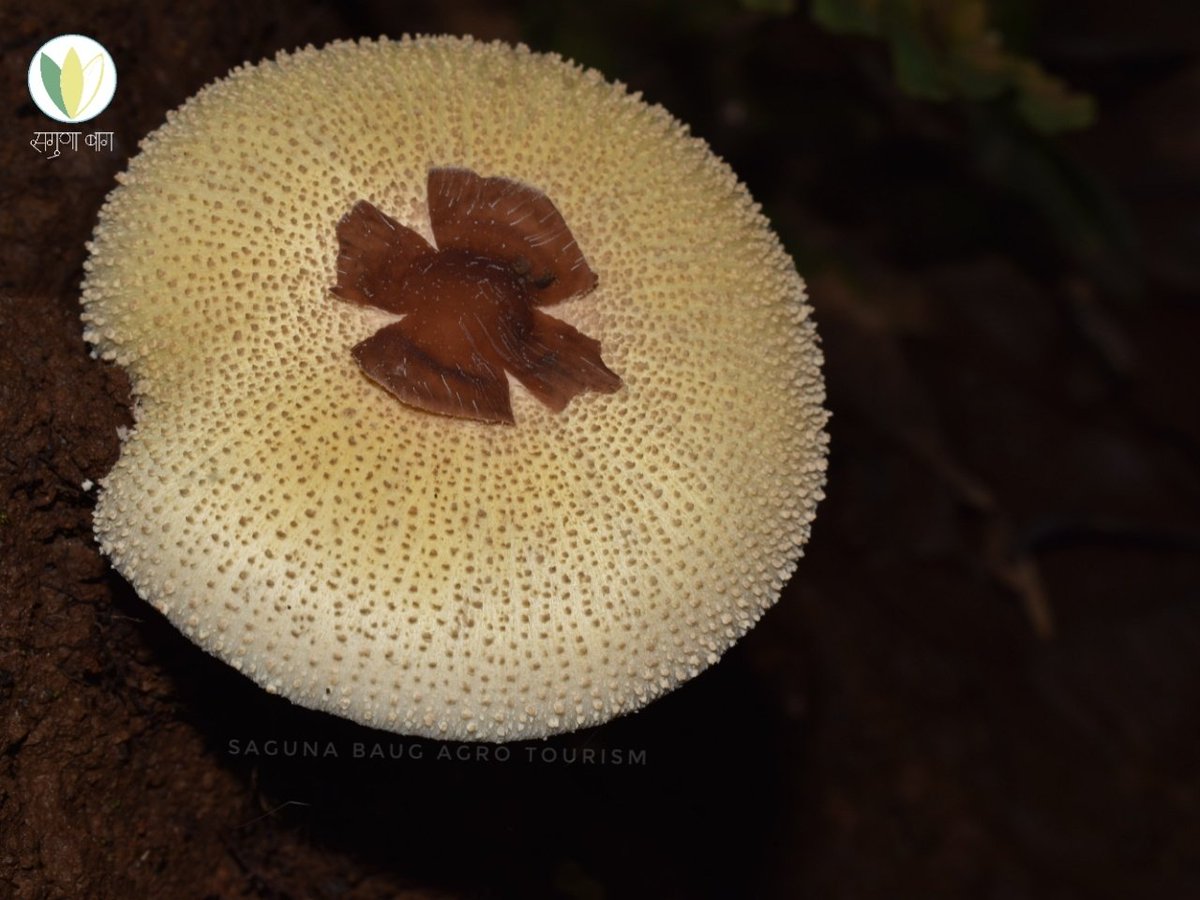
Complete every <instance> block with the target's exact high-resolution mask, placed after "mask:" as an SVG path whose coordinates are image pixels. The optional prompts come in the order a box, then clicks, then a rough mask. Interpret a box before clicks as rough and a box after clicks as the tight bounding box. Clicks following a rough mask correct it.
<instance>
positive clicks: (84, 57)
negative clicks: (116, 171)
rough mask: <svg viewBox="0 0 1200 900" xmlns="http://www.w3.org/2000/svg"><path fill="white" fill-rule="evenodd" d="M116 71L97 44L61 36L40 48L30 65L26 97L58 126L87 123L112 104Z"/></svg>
mask: <svg viewBox="0 0 1200 900" xmlns="http://www.w3.org/2000/svg"><path fill="white" fill-rule="evenodd" d="M116 89H117V67H116V66H115V65H114V64H113V59H112V57H111V56H110V55H109V53H108V51H107V50H105V49H104V48H103V47H102V46H100V44H98V43H96V42H95V41H93V40H92V39H91V38H90V37H86V36H84V35H82V34H60V35H59V36H58V37H56V38H51V39H50V40H48V41H46V43H44V44H42V46H41V49H39V50H38V52H37V53H35V54H33V59H32V60H31V61H30V63H29V96H30V97H32V98H33V102H34V103H36V104H37V107H38V109H40V110H41V111H42V112H44V113H45V114H46V115H48V116H49V117H50V118H52V119H57V120H58V121H59V122H70V123H75V122H86V121H87V120H88V119H93V118H95V117H96V116H98V115H100V113H102V112H104V110H105V108H106V107H107V106H108V104H109V103H110V102H112V98H113V93H114V92H115V91H116Z"/></svg>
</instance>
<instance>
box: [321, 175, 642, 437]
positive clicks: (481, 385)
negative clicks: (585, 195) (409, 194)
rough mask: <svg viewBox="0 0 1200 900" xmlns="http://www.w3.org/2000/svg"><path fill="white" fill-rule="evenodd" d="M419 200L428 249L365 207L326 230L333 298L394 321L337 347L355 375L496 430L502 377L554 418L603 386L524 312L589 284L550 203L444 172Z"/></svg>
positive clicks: (574, 349)
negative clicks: (332, 237)
mask: <svg viewBox="0 0 1200 900" xmlns="http://www.w3.org/2000/svg"><path fill="white" fill-rule="evenodd" d="M428 191H429V218H430V222H431V224H432V227H433V237H434V240H435V241H436V242H437V248H436V249H435V248H433V247H431V246H430V245H429V243H428V242H427V241H426V240H425V239H424V238H423V237H421V235H419V234H417V233H416V232H415V231H413V230H412V229H410V228H406V227H405V226H403V225H401V224H400V223H399V222H397V221H396V220H394V219H392V218H389V217H388V216H386V215H384V214H383V213H382V212H380V211H379V210H378V209H376V208H375V207H374V206H372V205H371V204H370V203H368V202H366V201H365V200H360V201H359V202H358V203H356V204H355V205H354V208H353V209H351V210H350V212H348V213H347V214H346V215H345V216H343V217H342V220H341V221H340V222H338V226H337V236H338V248H339V252H338V261H337V272H338V277H337V284H336V285H335V286H334V287H333V289H332V290H333V293H334V294H335V295H336V296H338V297H339V298H341V299H342V300H345V301H347V302H350V303H357V304H360V305H363V306H374V307H378V308H379V309H384V310H387V311H388V312H393V313H397V314H401V315H403V316H404V318H403V319H401V320H400V321H399V322H395V323H394V324H392V325H388V326H387V327H385V328H382V329H380V330H379V331H378V332H376V333H375V334H374V335H372V336H371V337H369V338H367V339H366V340H365V341H363V342H362V343H360V344H358V345H356V346H355V347H354V349H353V350H352V351H351V352H352V353H353V355H354V358H355V360H356V361H357V362H358V365H359V367H360V368H361V369H362V370H363V372H364V373H366V375H367V376H368V377H369V378H371V379H373V380H374V381H377V382H379V384H381V385H382V386H383V387H385V388H386V389H387V390H389V391H391V392H392V393H393V394H395V395H396V396H397V397H398V398H399V399H400V400H402V401H404V402H405V403H407V404H409V405H411V406H415V407H418V408H420V409H424V410H428V411H430V412H435V413H442V414H444V415H449V416H458V417H461V418H467V419H478V420H480V421H484V422H507V423H509V424H512V422H513V414H512V405H511V403H510V402H509V395H508V380H507V379H506V378H505V375H504V372H505V370H507V371H509V372H511V373H512V374H513V375H514V376H515V377H516V378H517V379H518V380H519V381H520V382H521V383H522V384H523V385H525V387H526V388H528V389H529V390H530V391H531V392H532V393H533V395H534V396H535V397H537V398H538V399H539V400H541V401H542V402H543V403H545V404H546V405H547V406H549V407H550V408H551V409H553V410H555V411H556V412H557V411H561V410H562V409H564V408H565V407H566V405H567V403H569V402H570V400H571V398H572V397H574V396H575V395H576V394H579V393H581V392H583V391H585V390H592V391H600V392H602V393H612V392H613V391H615V390H617V389H618V388H619V387H620V386H621V379H620V378H619V377H618V376H617V375H615V374H614V373H613V372H612V371H610V370H609V368H608V367H607V366H605V365H604V362H603V360H601V358H600V342H599V341H596V340H593V339H592V338H590V337H587V336H586V335H584V334H581V333H580V332H578V331H576V330H575V329H574V328H572V327H571V326H570V325H568V324H567V323H566V322H562V321H559V320H558V319H555V318H553V317H551V316H548V315H546V314H545V313H543V312H540V311H539V310H538V307H542V306H551V305H553V304H555V303H559V302H561V301H563V300H566V299H567V298H568V297H575V296H579V295H581V294H586V293H588V292H589V291H591V290H592V289H593V288H595V287H596V283H597V278H596V274H595V273H594V272H593V271H592V270H591V269H590V268H589V267H588V264H587V261H586V260H584V258H583V253H582V252H581V251H580V249H579V246H578V245H577V244H576V243H575V239H574V238H573V237H572V236H571V231H570V229H568V228H567V223H566V222H564V221H563V217H562V215H561V214H560V213H559V212H558V210H557V209H556V208H555V207H554V204H553V203H552V202H551V201H550V198H549V197H547V196H546V195H545V194H543V193H542V192H541V191H539V190H537V189H536V188H532V187H530V186H529V185H525V184H521V183H519V182H516V181H511V180H509V179H507V178H481V177H480V176H479V175H476V174H475V173H474V172H472V171H470V170H469V169H456V168H442V169H432V170H430V172H429V182H428Z"/></svg>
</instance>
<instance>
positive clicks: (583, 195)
mask: <svg viewBox="0 0 1200 900" xmlns="http://www.w3.org/2000/svg"><path fill="white" fill-rule="evenodd" d="M437 166H465V167H467V168H470V169H473V170H475V171H476V172H478V173H480V174H481V175H484V176H505V177H508V178H512V179H516V180H518V181H522V182H525V183H527V184H530V185H533V186H535V187H537V188H539V189H540V190H542V191H544V192H545V193H546V194H547V195H549V197H550V198H551V199H552V200H553V202H554V203H555V204H556V206H557V207H558V209H559V210H560V211H561V212H562V214H563V216H564V218H565V220H566V222H567V223H568V225H569V227H570V228H571V230H572V233H573V234H574V236H575V238H576V239H577V240H578V242H579V245H580V247H582V248H583V251H584V253H585V255H586V256H587V259H588V261H589V262H590V264H591V266H592V268H593V269H594V270H595V271H596V272H597V273H598V275H599V277H600V284H599V287H598V289H597V290H596V291H595V292H594V293H592V294H590V295H588V296H586V297H583V298H579V299H577V300H571V301H568V302H566V303H564V304H562V305H559V306H556V307H554V308H553V310H552V312H553V314H554V315H555V316H556V317H558V318H561V319H563V320H565V321H567V322H570V323H571V324H572V325H574V326H575V327H577V328H579V329H580V330H581V331H582V332H583V333H585V334H587V335H589V336H591V337H594V338H596V339H597V340H599V341H600V343H601V345H602V348H603V354H604V360H605V362H606V363H607V364H608V365H609V366H610V367H611V368H612V369H613V370H614V371H616V372H617V373H618V374H619V375H620V376H621V378H622V379H623V381H624V387H623V388H621V390H620V391H618V392H617V393H615V394H610V395H602V394H596V393H589V394H583V395H581V396H579V397H577V398H576V399H575V400H573V401H572V402H571V404H570V405H569V406H568V407H567V409H566V410H565V411H564V412H562V413H554V412H551V411H550V410H549V409H548V408H546V407H545V406H543V405H542V404H541V403H539V402H537V401H536V400H535V399H534V398H533V397H531V396H530V395H529V394H528V393H527V392H526V391H525V390H524V389H523V388H522V387H521V386H520V385H519V384H518V383H516V382H513V384H512V402H513V411H514V413H515V417H516V425H515V426H503V425H486V424H480V423H476V422H470V421H465V420H460V419H450V418H444V417H441V416H436V415H432V414H429V413H424V412H421V411H419V410H415V409H412V408H410V407H407V406H404V405H403V404H400V403H398V402H397V401H396V400H395V399H394V398H393V397H392V396H391V395H389V394H388V393H386V392H385V391H384V390H382V389H381V388H380V387H379V386H378V385H377V384H375V383H374V382H372V381H370V380H368V379H367V378H366V377H364V375H363V374H362V372H361V371H359V369H358V367H357V366H356V365H355V363H354V360H353V359H352V358H351V355H350V348H351V347H352V346H353V345H354V344H356V343H357V342H359V341H361V340H363V339H364V338H366V337H368V336H369V335H371V334H372V333H374V332H375V331H376V330H377V329H378V328H379V327H380V326H381V325H383V324H386V323H387V322H388V321H393V320H394V319H395V317H393V316H390V315H388V314H386V313H383V312H379V311H374V310H369V309H363V308H361V307H355V306H352V305H351V304H348V303H344V302H341V301H339V300H337V299H336V298H334V297H333V296H332V295H331V294H330V293H329V287H330V286H331V285H332V284H333V283H334V281H335V273H334V263H335V261H336V259H337V249H338V248H337V242H336V238H335V230H334V229H335V226H336V223H337V221H338V219H339V218H340V217H341V216H342V215H343V214H344V213H346V212H347V211H348V210H349V209H350V208H351V206H352V205H353V204H354V203H355V201H357V200H360V199H366V200H369V201H370V202H371V203H373V204H375V205H376V206H377V207H379V208H380V209H381V210H383V211H384V212H385V213H387V214H389V215H391V216H393V217H394V218H396V219H398V220H399V221H401V222H403V223H405V224H407V225H409V226H410V227H412V228H415V229H416V230H418V231H420V232H421V233H422V234H424V235H426V237H430V229H429V220H428V214H427V211H426V198H425V179H426V174H427V172H428V170H429V169H431V168H434V167H437ZM120 180H121V184H120V186H119V187H118V188H117V189H116V190H114V191H113V193H112V194H111V195H110V196H109V198H108V201H107V203H106V204H105V206H104V209H103V210H102V212H101V215H100V222H99V225H98V227H97V229H96V233H95V237H94V240H93V242H92V244H91V245H90V249H91V259H90V261H89V263H88V268H87V278H86V282H85V287H84V295H83V300H84V307H85V312H84V320H85V323H86V334H87V338H88V340H90V341H91V342H93V343H94V344H95V346H96V348H97V351H98V353H99V354H100V355H101V356H103V357H104V358H105V359H110V360H115V361H116V362H118V363H119V364H121V365H122V366H124V367H125V368H126V369H127V370H128V371H129V373H130V375H131V377H132V380H133V386H134V391H135V396H136V408H135V414H136V420H137V424H136V427H135V428H134V429H133V431H132V432H131V433H130V434H129V435H128V437H127V439H126V440H125V442H124V445H123V448H122V452H121V458H120V460H119V461H118V462H117V464H116V466H115V467H114V468H113V470H112V472H111V473H110V474H109V475H108V477H107V478H105V479H104V480H103V482H102V492H101V495H100V500H99V504H98V506H97V509H96V517H95V522H96V533H97V535H98V537H99V540H100V543H101V546H102V547H103V549H104V551H105V552H106V553H107V554H108V555H109V556H110V557H111V558H112V560H113V563H114V565H115V566H116V568H117V569H118V570H119V571H120V572H121V573H122V574H123V575H124V576H125V577H126V578H127V579H129V581H130V582H131V583H132V584H133V585H134V587H135V588H136V589H137V590H138V592H139V593H140V594H141V595H142V596H143V597H144V598H145V599H147V600H148V601H150V602H151V603H153V604H154V605H155V606H156V607H157V608H158V609H160V610H162V611H163V612H164V613H165V614H166V615H167V616H168V617H169V618H170V620H171V621H172V622H173V623H174V624H175V625H176V626H178V627H179V628H180V629H181V630H182V631H183V632H184V633H185V634H187V635H188V637H189V638H191V639H192V640H193V641H195V642H196V643H198V644H199V645H201V646H202V647H204V648H205V649H206V650H208V651H209V652H211V653H213V654H215V655H216V656H218V657H220V658H221V659H223V660H225V661H227V662H228V663H230V664H232V665H234V666H236V667H237V668H238V669H240V670H241V671H243V672H244V673H246V674H247V675H248V676H250V677H251V678H253V679H254V680H255V681H256V682H258V683H259V684H261V685H263V686H264V687H265V688H267V690H270V691H274V692H278V693H280V694H282V695H284V696H286V697H288V698H290V699H291V700H293V701H295V702H296V703H299V704H302V705H304V706H308V707H314V708H318V709H324V710H328V711H330V712H333V713H336V714H338V715H341V716H345V717H348V718H351V719H354V720H357V721H359V722H363V723H366V724H370V725H373V726H377V727H380V728H386V729H389V730H392V731H396V732H401V733H405V734H420V735H428V736H434V737H446V738H457V739H467V740H512V739H517V738H527V737H538V736H545V735H549V734H554V733H557V732H562V731H570V730H573V729H576V728H580V727H583V726H587V725H592V724H596V723H600V722H603V721H606V720H607V719H610V718H612V717H613V716H616V715H619V714H621V713H624V712H628V711H630V710H634V709H637V708H639V707H641V706H643V705H645V704H646V703H648V702H649V701H650V700H652V699H653V698H655V697H656V696H658V695H660V694H662V693H664V692H666V691H668V690H670V689H672V688H673V687H675V686H676V685H678V684H680V683H681V682H683V681H685V680H687V679H689V678H691V677H692V676H694V675H696V674H697V673H698V672H700V671H701V670H702V669H704V668H705V667H706V666H708V665H711V664H712V663H714V662H716V661H717V660H718V659H719V658H720V656H721V654H722V653H723V652H724V651H725V650H726V649H727V648H728V647H730V646H731V645H732V644H733V643H734V642H735V641H736V640H737V639H738V638H739V637H740V636H741V635H742V634H744V633H745V632H746V631H747V629H749V628H750V627H751V626H752V625H753V624H754V623H755V622H756V621H757V620H758V618H759V617H760V616H761V615H762V613H763V612H764V610H766V609H767V608H768V607H769V606H770V605H771V604H773V603H774V602H775V601H776V599H777V598H778V596H779V592H780V590H781V588H782V586H783V584H784V582H785V581H786V580H787V579H788V577H789V576H790V575H791V573H792V571H793V570H794V568H795V565H796V561H797V559H798V557H799V556H800V553H801V548H802V546H803V544H804V542H805V540H806V539H807V538H808V535H809V527H810V523H811V521H812V518H813V515H814V512H815V508H816V504H817V502H818V500H819V499H820V497H821V490H822V485H823V483H824V470H825V451H826V437H825V435H824V432H823V427H824V424H825V421H826V413H825V412H824V410H823V408H822V401H823V399H824V390H823V384H822V379H821V372H820V362H821V355H820V350H819V348H818V346H817V343H816V338H815V333H814V330H813V327H812V323H811V321H810V320H809V308H808V306H807V305H806V303H805V298H804V287H803V283H802V281H801V279H800V277H799V276H798V275H797V273H796V270H795V268H794V266H793V264H792V262H791V260H790V259H789V258H788V257H787V255H786V254H785V253H784V252H783V250H782V248H781V246H780V244H779V241H778V239H777V238H776V237H775V235H774V234H773V233H772V232H771V230H770V228H769V226H768V224H767V222H766V220H765V219H764V218H763V217H762V216H761V214H760V213H759V212H758V209H757V207H756V206H755V205H754V203H753V201H752V200H751V198H750V197H749V195H748V193H747V192H746V190H745V188H744V187H743V186H741V185H740V184H739V183H738V181H737V180H736V178H735V176H734V175H733V173H732V172H731V171H730V170H729V168H728V167H727V166H726V165H725V164H724V163H722V162H721V161H720V160H718V159H717V158H716V157H714V156H713V155H712V153H711V151H709V149H708V148H707V146H706V145H705V144H704V143H703V142H702V141H700V140H698V139H696V138H693V137H690V136H689V135H688V133H687V131H686V129H685V128H684V127H683V126H681V125H680V124H679V123H678V122H676V121H675V120H674V119H672V118H671V117H670V116H669V115H668V114H667V113H666V112H664V111H663V110H662V109H661V108H658V107H652V106H649V105H647V104H646V103H644V102H643V101H642V100H641V99H640V98H639V97H637V96H632V95H630V94H628V93H627V92H626V90H625V89H624V88H623V87H622V86H620V85H614V84H611V83H608V82H606V81H605V80H604V79H603V78H602V77H601V76H600V75H599V74H598V73H596V72H594V71H584V70H581V69H580V68H578V67H576V66H574V65H572V64H570V63H568V62H564V61H563V60H561V59H560V58H558V57H554V56H546V55H540V54H535V53H531V52H530V51H528V50H526V49H524V48H513V47H510V46H507V45H503V44H483V43H479V42H474V41H472V40H470V39H458V38H419V39H411V40H410V39H405V40H402V41H387V40H381V41H378V42H375V41H363V42H359V43H339V44H334V45H331V46H329V47H326V48H325V49H322V50H313V49H311V48H310V49H305V50H302V51H299V52H297V53H295V54H291V55H281V56H280V57H278V58H277V59H276V60H274V61H268V62H264V63H261V64H259V65H256V66H246V67H242V68H239V69H237V70H235V71H234V72H232V73H231V74H230V75H229V76H228V77H226V78H224V79H222V80H220V81H218V82H216V83H215V84H213V85H211V86H210V87H208V88H205V89H204V90H203V91H201V92H200V93H199V94H198V95H196V96H195V97H194V98H192V99H191V100H190V101H188V102H187V103H186V104H185V105H184V106H183V107H182V108H181V109H180V110H178V111H177V112H175V113H174V114H172V115H171V116H169V117H168V122H167V124H166V125H164V126H163V127H162V128H160V129H159V130H158V131H156V132H155V133H154V134H152V135H151V136H150V137H148V138H147V139H146V140H145V142H144V143H143V145H142V148H141V152H140V153H139V154H138V155H137V156H136V157H135V158H134V159H133V160H132V162H131V163H130V166H129V171H128V173H127V174H126V175H124V176H123V177H122V178H121V179H120Z"/></svg>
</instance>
